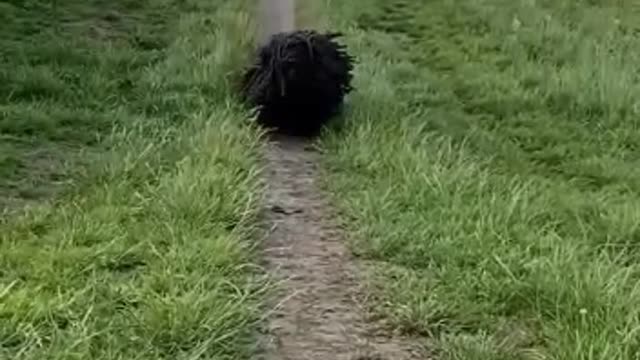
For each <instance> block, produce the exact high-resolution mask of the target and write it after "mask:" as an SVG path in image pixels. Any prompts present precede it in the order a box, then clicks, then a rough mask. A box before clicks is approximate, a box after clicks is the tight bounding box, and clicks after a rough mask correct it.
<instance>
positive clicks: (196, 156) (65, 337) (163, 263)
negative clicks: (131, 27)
mask: <svg viewBox="0 0 640 360" xmlns="http://www.w3.org/2000/svg"><path fill="white" fill-rule="evenodd" d="M29 4H34V2H29V3H28V4H26V5H25V4H23V3H20V2H18V3H15V2H13V3H7V2H3V3H2V6H4V7H9V8H10V9H13V11H16V12H18V11H26V10H25V9H28V8H27V5H29ZM73 4H75V3H74V2H73V1H70V2H58V8H57V10H58V11H64V9H71V7H72V6H73ZM87 4H93V5H87ZM118 4H120V5H122V4H127V6H131V7H132V8H131V11H132V12H131V14H133V15H135V17H132V18H130V19H129V20H130V21H132V22H135V23H137V24H141V23H142V24H144V22H145V21H146V22H153V21H156V20H158V21H159V18H157V17H155V15H156V12H155V10H154V11H151V12H146V11H145V10H149V9H151V8H152V7H153V6H160V5H162V6H160V8H159V9H158V10H157V15H158V16H162V17H163V18H164V19H165V20H166V21H170V22H167V25H164V26H165V27H164V29H165V30H167V31H170V32H171V34H170V35H171V36H170V39H169V40H168V42H167V43H166V44H164V45H163V46H162V48H159V49H156V50H155V51H154V52H153V53H152V54H147V55H149V56H151V57H152V58H153V61H151V62H149V61H147V60H149V59H146V60H145V61H144V65H142V66H141V67H140V69H138V70H135V71H134V70H131V68H129V67H128V66H134V65H132V64H131V63H130V62H131V61H133V62H135V61H137V60H140V61H143V59H142V58H139V56H142V57H144V56H146V55H144V54H146V53H144V54H140V53H137V52H135V51H137V50H134V49H131V48H128V47H127V46H128V45H126V44H124V45H123V44H119V43H117V41H116V40H114V41H116V42H108V41H107V42H105V43H103V44H102V45H100V46H99V47H96V48H95V49H89V48H85V47H80V48H74V47H71V48H66V47H60V48H57V47H56V46H57V44H54V43H46V42H39V43H37V44H34V43H27V44H26V45H25V46H26V48H22V41H23V39H21V38H17V39H15V44H14V47H13V48H12V50H11V51H15V52H20V51H26V50H25V49H28V50H29V51H33V52H34V53H35V54H36V55H37V54H40V55H42V54H43V53H40V52H39V50H38V49H39V48H38V46H37V45H40V46H41V48H42V49H44V50H42V51H43V52H44V53H46V54H48V53H47V52H46V51H48V50H47V49H52V48H55V51H54V50H51V51H53V52H54V53H57V52H59V51H64V52H74V51H76V50H78V51H79V52H80V53H81V54H79V55H77V57H76V58H75V59H76V60H77V61H78V64H77V68H75V67H74V68H73V71H72V72H73V73H74V74H76V76H77V77H78V81H79V82H80V85H79V86H86V87H87V88H85V89H84V90H83V91H78V92H74V93H73V94H75V95H65V94H59V93H57V92H56V91H54V89H53V88H49V87H47V88H46V89H41V90H42V91H41V92H40V93H41V94H42V93H43V92H45V93H46V94H44V95H42V96H43V99H44V100H36V99H34V98H31V96H32V95H29V98H25V96H27V95H24V96H23V97H22V98H18V97H17V94H18V90H16V89H19V88H20V87H21V86H26V85H24V84H22V85H20V84H18V83H16V82H15V81H13V82H12V83H10V85H8V86H9V87H10V89H8V88H7V87H6V86H7V85H6V83H2V84H1V85H0V87H1V86H5V87H2V89H3V90H2V91H3V94H2V96H1V97H2V101H3V103H2V105H1V106H2V108H3V109H4V110H3V111H5V113H4V114H5V115H3V117H2V126H3V135H7V134H9V135H7V136H14V137H15V138H20V141H22V140H24V139H29V141H32V142H34V143H35V142H38V141H41V140H42V139H45V138H46V141H49V142H52V143H54V144H57V141H58V138H57V136H58V135H59V137H60V141H61V142H65V141H67V140H70V141H73V139H74V137H77V138H81V139H79V140H78V142H76V143H74V146H76V147H77V148H78V149H80V150H83V149H89V151H90V152H91V153H92V154H93V155H92V157H91V158H90V159H91V163H90V164H84V165H83V166H77V167H76V168H75V169H76V170H77V171H74V172H73V176H70V178H71V179H73V180H74V182H75V184H77V186H74V187H69V188H68V189H67V191H66V192H65V193H64V195H61V196H59V197H57V198H56V200H55V201H49V202H41V203H40V205H38V206H32V207H30V208H28V209H27V210H26V211H25V212H24V213H23V214H20V215H15V214H14V215H13V216H10V217H9V216H8V217H5V218H3V221H2V222H0V358H1V359H16V360H18V359H24V360H27V359H34V360H35V359H38V360H41V359H60V360H62V359H65V360H67V359H83V360H84V359H105V360H106V359H153V360H157V359H172V360H174V359H241V358H249V357H250V355H249V354H250V351H251V347H252V341H251V340H252V339H251V334H250V332H251V330H252V325H253V324H254V322H255V321H256V319H257V317H258V316H259V313H258V310H257V306H258V297H259V295H260V294H261V292H262V289H263V288H264V286H263V281H262V277H261V275H260V273H259V271H258V270H257V269H256V268H255V267H254V266H253V265H252V260H253V259H252V249H253V245H254V244H253V243H252V241H251V240H250V239H251V238H252V236H253V235H254V233H253V230H254V224H255V222H254V221H255V215H256V213H255V210H256V208H257V207H256V200H257V199H258V196H259V192H260V185H259V182H258V168H257V157H256V154H257V146H258V134H257V132H256V131H254V129H252V128H250V127H247V126H245V125H242V123H243V122H244V121H245V119H246V116H247V114H246V113H245V112H244V111H242V110H241V108H240V107H239V105H238V104H237V103H236V101H235V100H234V95H233V92H232V79H233V78H234V77H235V74H237V71H238V70H240V64H242V63H244V61H245V57H246V56H247V55H248V54H249V51H248V50H249V48H250V45H251V43H252V41H253V40H252V38H251V35H248V34H252V32H251V31H250V29H251V28H252V27H253V24H252V20H251V18H250V16H249V14H250V11H251V8H250V5H249V4H248V2H244V1H239V2H233V3H230V2H225V1H216V0H213V1H212V0H207V1H200V0H193V1H186V2H184V1H182V2H179V6H178V2H176V3H172V2H170V1H141V2H126V1H125V2H118ZM76 5H78V6H80V5H82V8H83V9H93V10H95V11H98V12H100V11H101V9H102V8H101V7H100V6H102V5H104V3H102V2H95V3H93V2H89V3H87V2H78V3H77V4H76ZM29 6H30V5H29ZM91 6H95V8H92V7H91ZM126 10H127V9H123V10H122V13H123V14H127V11H126ZM138 10H139V11H138ZM69 11H70V10H69ZM1 13H2V14H3V16H4V14H5V13H4V12H1ZM101 14H102V12H101ZM131 14H130V15H131ZM34 15H37V14H35V13H34ZM133 15H131V16H133ZM125 16H126V15H125ZM165 20H163V21H165ZM38 29H40V28H39V27H38ZM145 29H146V30H145V32H144V33H143V34H144V35H145V36H164V35H165V34H163V33H158V32H154V31H152V29H151V28H145ZM34 31H35V30H34ZM38 31H39V30H38ZM61 31H62V30H61ZM146 31H149V32H146ZM68 34H69V36H71V35H72V34H71V33H68ZM14 35H16V36H18V34H14ZM3 40H5V38H4V35H3ZM69 41H72V39H70V40H69ZM152 43H153V42H152ZM120 46H123V47H120ZM149 46H151V45H149ZM3 50H5V49H3ZM45 50H46V51H45ZM121 51H124V52H126V53H125V54H122V53H120V52H121ZM42 56H43V60H42V61H43V65H42V66H43V69H49V70H42V71H43V73H42V74H45V73H46V74H48V75H47V76H50V77H51V79H52V80H51V81H52V82H58V81H63V80H60V79H59V78H58V77H57V76H58V75H59V74H58V73H57V72H56V71H57V70H59V66H61V65H60V63H62V64H67V65H68V62H69V61H72V60H73V59H74V58H73V57H67V55H64V56H62V55H60V57H58V55H56V57H55V59H58V60H59V61H60V63H57V62H56V61H54V60H55V59H52V58H50V57H49V56H50V55H46V57H45V55H42ZM51 56H53V55H51ZM85 56H90V57H91V59H93V61H95V64H94V65H90V64H86V63H85V61H86V58H85ZM3 59H4V60H5V61H7V60H9V57H5V58H3ZM116 59H124V60H123V61H125V63H126V64H122V68H112V67H110V65H108V64H109V63H110V62H111V61H116ZM23 60H25V61H28V62H30V61H34V60H33V57H31V56H29V57H25V58H24V59H23ZM11 61H17V60H15V59H14V58H11ZM127 64H128V65H127ZM24 66H25V67H28V66H31V65H24ZM69 66H71V65H69ZM73 66H76V65H73ZM85 67H86V68H85ZM51 69H56V71H54V70H51ZM127 69H129V70H131V72H128V70H127ZM105 71H106V73H105ZM109 71H114V72H115V73H113V74H110V73H109ZM2 72H3V76H5V77H12V79H13V77H14V76H19V75H18V74H20V72H19V71H17V70H15V69H13V70H12V69H11V68H6V67H4V66H3V68H2ZM107 73H109V75H107ZM20 76H24V77H30V76H34V75H33V73H32V72H31V70H26V69H25V70H24V73H23V75H20ZM43 76H44V75H43ZM127 76H131V77H132V78H131V79H130V80H131V83H129V82H127V84H128V85H126V86H125V85H122V84H120V85H122V86H125V87H126V88H128V89H129V90H127V91H128V93H127V94H126V96H124V95H123V96H122V97H120V95H122V94H123V93H122V92H119V91H117V90H116V88H117V86H120V85H114V84H112V83H111V81H116V82H117V81H120V80H123V81H124V80H125V79H126V78H127ZM94 77H95V78H96V79H93V78H94ZM86 78H88V79H93V80H86ZM14 80H15V79H14ZM25 81H26V80H25ZM92 81H95V83H93V82H92ZM28 82H29V83H30V84H31V85H30V86H32V87H44V86H48V85H46V84H47V83H46V82H42V81H36V80H35V79H33V78H29V80H28ZM67 85H68V84H67V83H66V82H64V85H59V86H58V85H56V86H57V87H56V89H57V88H58V87H59V88H60V89H63V90H64V89H65V88H66V86H67ZM109 86H114V87H113V88H109ZM105 87H106V88H105ZM69 91H71V90H69ZM74 91H75V90H74ZM23 93H24V94H34V91H33V90H29V91H26V90H25V91H24V92H23ZM34 96H35V95H34ZM63 96H65V98H64V100H63V99H56V98H55V97H63ZM76 96H77V98H76ZM74 100H76V102H73V103H72V101H74ZM83 100H88V101H87V102H84V101H83ZM72 104H76V105H77V106H79V108H76V107H75V105H72ZM39 106H42V107H43V108H39ZM36 108H37V110H34V109H36ZM7 109H14V110H15V111H17V112H19V113H21V114H23V115H22V116H17V115H16V117H14V118H12V117H10V116H9V117H7V116H6V113H7ZM56 109H57V110H56ZM78 109H80V110H78ZM34 111H37V112H38V113H41V117H42V124H38V123H37V124H32V123H31V122H30V121H29V119H30V118H29V117H26V115H25V114H32V113H33V112H34ZM57 111H61V112H64V111H69V112H74V111H78V113H77V117H70V118H66V117H65V118H63V119H68V120H69V121H71V120H73V119H78V120H79V121H85V122H86V126H87V127H86V128H83V127H82V126H81V125H82V124H78V123H74V122H70V123H67V122H66V120H65V121H63V120H60V119H58V118H56V114H57ZM93 114H97V115H96V116H97V117H98V118H102V117H105V122H104V123H99V124H102V125H104V126H105V130H104V131H102V132H98V131H97V127H98V124H96V123H95V121H98V120H95V119H93V118H91V117H89V118H87V117H85V116H87V115H93ZM116 115H121V116H122V117H121V118H117V119H120V120H121V121H116V122H115V123H114V122H113V121H112V120H113V119H114V118H113V117H114V116H116ZM19 120H21V121H22V120H23V122H24V123H23V124H22V125H20V124H19ZM57 120H60V121H61V122H60V123H57V122H56V121H57ZM94 120H95V121H94ZM107 124H108V125H107ZM19 126H25V127H34V130H33V131H32V132H29V133H28V134H27V133H25V132H24V131H22V130H19ZM64 126H67V127H68V129H67V130H61V127H64ZM12 129H13V130H12ZM45 129H48V130H47V131H45ZM49 130H50V131H49ZM67 131H68V132H69V133H70V134H67ZM54 134H58V135H55V136H54ZM89 134H94V135H96V134H100V137H98V140H99V141H96V142H95V145H92V144H90V143H84V142H83V141H84V140H85V139H84V138H83V136H85V135H86V136H89ZM43 141H45V140H43ZM92 141H93V140H92ZM78 144H81V145H78Z"/></svg>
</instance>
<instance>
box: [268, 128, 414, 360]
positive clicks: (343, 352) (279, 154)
mask: <svg viewBox="0 0 640 360" xmlns="http://www.w3.org/2000/svg"><path fill="white" fill-rule="evenodd" d="M317 156H318V154H317V153H316V152H315V151H314V150H313V149H312V148H311V146H309V144H308V143H306V142H305V141H303V140H298V139H294V138H286V137H279V138H274V139H273V141H272V142H271V143H270V144H268V147H267V152H266V160H267V166H268V171H269V172H268V177H267V180H268V192H267V204H266V205H267V208H266V220H267V221H268V222H269V225H271V231H270V232H269V234H268V236H267V239H266V243H265V246H266V247H265V256H266V261H267V266H268V268H269V270H270V271H272V272H273V274H274V275H275V276H276V278H277V279H278V280H280V281H281V282H280V288H279V292H278V298H277V299H274V302H275V303H277V304H279V306H278V307H277V309H276V311H275V313H274V314H273V315H272V317H271V318H270V319H269V324H268V329H267V335H266V338H265V345H264V346H263V348H265V349H266V351H265V353H266V355H265V356H264V357H263V358H264V359H266V360H308V359H310V360H342V359H345V360H347V359H349V360H356V359H359V360H365V359H367V360H368V359H381V360H382V359H385V360H391V359H393V360H405V359H406V360H409V359H424V358H425V357H422V356H420V353H421V352H420V351H417V349H416V348H415V346H411V345H410V344H409V343H406V342H402V341H400V340H398V339H394V338H391V337H389V336H385V335H384V332H382V331H379V330H378V329H377V328H376V327H375V326H374V325H373V324H371V323H369V322H367V321H365V316H364V313H363V312H362V311H361V310H360V308H359V306H358V301H357V298H358V297H359V291H360V290H359V286H358V284H359V282H358V280H357V268H356V266H355V264H354V263H353V261H352V259H351V258H350V254H349V252H348V250H347V249H346V247H345V245H344V242H343V238H342V236H341V234H340V232H339V231H338V228H337V226H336V225H335V224H334V223H333V221H332V219H331V217H330V213H331V212H330V211H328V210H329V208H328V204H327V202H326V201H325V199H324V198H323V196H322V194H321V192H320V190H319V189H318V186H317V185H316V182H315V179H316V175H317V169H316V159H317Z"/></svg>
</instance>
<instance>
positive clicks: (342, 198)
mask: <svg viewBox="0 0 640 360" xmlns="http://www.w3.org/2000/svg"><path fill="white" fill-rule="evenodd" d="M330 11H331V12H332V14H336V15H335V17H334V19H333V20H334V25H335V27H336V28H338V29H340V30H344V31H345V32H346V33H347V34H348V43H349V46H350V48H351V51H352V52H353V53H354V54H355V55H356V56H357V57H358V58H359V61H360V64H359V65H358V68H357V72H356V87H357V91H356V93H354V94H353V96H352V97H351V104H350V106H349V113H348V114H347V115H346V120H347V121H346V125H345V126H344V128H343V129H341V131H336V132H333V133H331V134H329V136H328V137H327V138H325V139H324V141H323V147H324V149H325V151H326V156H325V169H326V179H325V183H326V187H327V188H328V189H329V190H330V191H331V192H333V193H334V194H335V196H334V200H335V203H336V204H337V206H338V207H339V208H340V210H341V212H342V214H343V216H344V222H345V225H346V228H347V229H348V231H349V234H350V237H351V239H352V240H353V241H352V245H353V246H352V248H353V250H354V252H355V253H356V254H357V255H359V256H360V257H361V258H363V259H365V260H367V261H368V262H369V263H371V264H372V277H371V282H370V285H371V286H372V287H373V290H374V293H375V294H376V295H377V298H376V300H375V301H374V302H373V303H372V306H373V308H374V310H375V311H377V312H379V313H381V314H383V315H385V316H386V317H388V318H389V319H390V320H391V321H392V323H393V325H395V326H396V327H398V328H399V329H401V330H402V331H404V332H407V333H411V334H422V335H426V336H428V337H429V338H430V339H431V340H432V341H433V342H434V345H433V346H434V348H435V350H436V351H437V354H438V358H439V359H465V360H466V359H483V360H496V359H558V360H571V359H576V360H577V359H581V360H582V359H584V360H586V359H589V360H591V359H601V360H605V359H621V360H622V359H624V360H628V359H640V333H639V330H640V307H639V306H638V303H640V286H639V285H638V284H640V283H639V280H640V265H638V264H639V263H640V251H638V250H639V246H640V195H638V190H640V172H639V171H640V170H639V169H640V166H639V165H640V157H639V156H638V145H637V144H639V143H640V132H639V128H638V118H639V117H640V103H639V102H638V101H639V100H638V99H640V82H639V80H640V79H639V77H640V75H639V74H640V61H638V60H639V59H640V43H639V41H640V26H639V25H638V24H640V6H638V5H637V4H635V3H634V2H632V1H579V0H562V1H544V0H541V1H520V0H518V1H502V0H462V1H451V0H433V1H417V0H416V1H408V0H405V1H403V0H395V1H382V0H358V1H353V2H348V3H346V2H345V3H341V4H338V2H332V4H331V5H330Z"/></svg>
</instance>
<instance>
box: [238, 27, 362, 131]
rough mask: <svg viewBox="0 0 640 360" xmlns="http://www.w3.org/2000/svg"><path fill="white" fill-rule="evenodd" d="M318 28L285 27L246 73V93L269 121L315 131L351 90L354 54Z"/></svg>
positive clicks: (281, 126) (287, 128)
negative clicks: (292, 30) (321, 32)
mask: <svg viewBox="0 0 640 360" xmlns="http://www.w3.org/2000/svg"><path fill="white" fill-rule="evenodd" d="M340 36H341V34H340V33H327V34H319V33H317V32H315V31H313V30H300V31H294V32H287V33H280V34H276V35H274V36H272V37H271V39H270V41H269V42H268V43H267V44H266V45H265V46H263V47H261V48H260V49H259V51H258V56H257V59H256V62H255V63H254V64H253V66H251V67H250V68H249V69H248V70H247V71H246V73H245V74H244V77H243V79H242V80H243V82H242V86H243V88H242V89H243V95H244V97H245V99H246V100H247V101H248V102H249V104H250V105H251V106H252V107H254V108H255V109H256V110H257V111H258V114H257V115H258V116H257V120H258V123H260V124H261V125H263V126H266V127H268V128H275V129H276V130H279V131H281V132H285V133H288V134H293V135H313V134H315V133H317V131H319V130H320V129H321V128H322V126H323V125H325V124H326V123H327V122H328V120H329V119H330V118H331V117H332V116H334V115H336V114H337V113H338V112H339V111H340V109H341V107H342V104H343V101H344V96H345V95H347V94H348V93H349V92H350V91H351V90H352V87H351V80H352V74H351V71H352V69H353V57H352V56H350V55H348V54H347V53H346V51H345V47H344V45H341V44H338V43H337V42H335V41H334V39H336V38H338V37H340Z"/></svg>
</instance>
